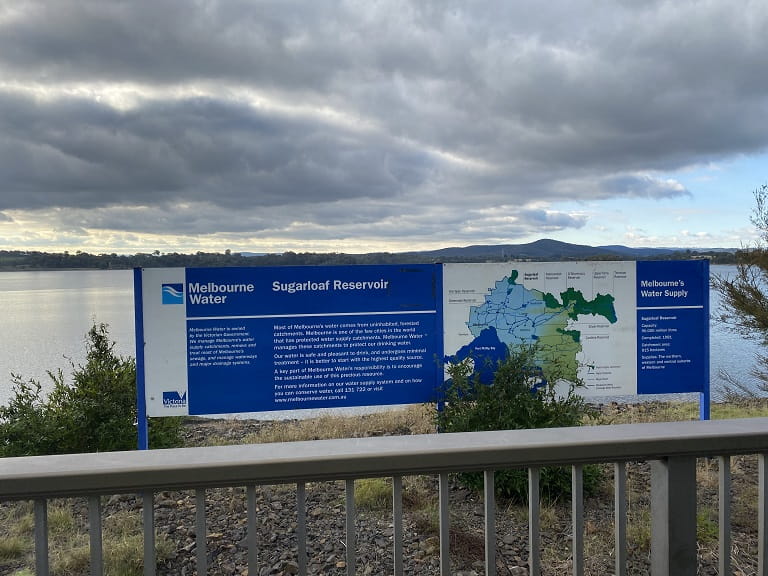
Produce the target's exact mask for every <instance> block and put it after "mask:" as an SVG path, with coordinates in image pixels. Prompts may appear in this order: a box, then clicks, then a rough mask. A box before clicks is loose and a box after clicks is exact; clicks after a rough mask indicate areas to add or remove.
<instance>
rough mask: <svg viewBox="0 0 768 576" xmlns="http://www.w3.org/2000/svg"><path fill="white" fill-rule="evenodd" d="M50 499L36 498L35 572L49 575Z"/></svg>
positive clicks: (39, 575) (38, 575)
mask: <svg viewBox="0 0 768 576" xmlns="http://www.w3.org/2000/svg"><path fill="white" fill-rule="evenodd" d="M48 573H49V572H48V501H47V500H46V499H45V498H38V499H37V500H35V574H37V576H48Z"/></svg>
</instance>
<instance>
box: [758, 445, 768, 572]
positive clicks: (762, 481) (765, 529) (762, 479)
mask: <svg viewBox="0 0 768 576" xmlns="http://www.w3.org/2000/svg"><path fill="white" fill-rule="evenodd" d="M766 467H768V455H766V454H758V456H757V470H758V473H757V482H758V499H757V573H758V575H759V576H768V560H767V559H766V557H765V553H766V549H768V513H766V510H765V507H766V506H768V500H767V499H766V498H767V497H768V469H766Z"/></svg>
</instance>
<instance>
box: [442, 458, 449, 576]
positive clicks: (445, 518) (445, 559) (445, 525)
mask: <svg viewBox="0 0 768 576" xmlns="http://www.w3.org/2000/svg"><path fill="white" fill-rule="evenodd" d="M448 491H449V486H448V473H447V472H441V473H440V488H439V502H440V504H439V506H440V509H439V515H440V576H451V518H450V513H449V511H448Z"/></svg>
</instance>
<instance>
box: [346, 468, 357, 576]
mask: <svg viewBox="0 0 768 576" xmlns="http://www.w3.org/2000/svg"><path fill="white" fill-rule="evenodd" d="M345 488H346V490H345V493H346V507H347V522H346V527H347V530H346V532H347V574H348V576H355V564H356V562H357V560H356V556H355V549H356V548H357V538H356V537H355V515H356V512H355V481H354V480H347V481H346V485H345Z"/></svg>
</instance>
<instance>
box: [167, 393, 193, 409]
mask: <svg viewBox="0 0 768 576" xmlns="http://www.w3.org/2000/svg"><path fill="white" fill-rule="evenodd" d="M163 406H164V407H165V408H186V407H187V393H186V392H184V394H179V393H178V391H176V390H170V391H168V392H163Z"/></svg>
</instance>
